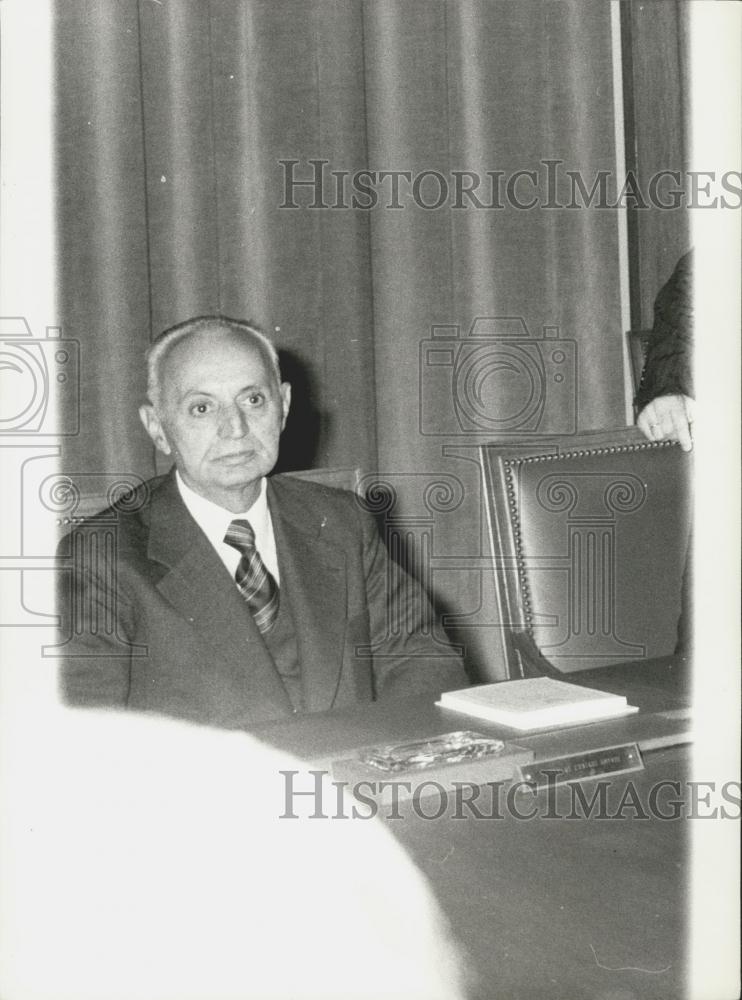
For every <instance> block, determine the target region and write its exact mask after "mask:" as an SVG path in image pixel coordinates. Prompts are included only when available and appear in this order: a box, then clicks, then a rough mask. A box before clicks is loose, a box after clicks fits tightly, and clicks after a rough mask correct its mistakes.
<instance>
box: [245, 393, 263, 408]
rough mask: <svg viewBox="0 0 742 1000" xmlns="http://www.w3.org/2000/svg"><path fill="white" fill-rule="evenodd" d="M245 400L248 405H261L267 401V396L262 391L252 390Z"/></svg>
mask: <svg viewBox="0 0 742 1000" xmlns="http://www.w3.org/2000/svg"><path fill="white" fill-rule="evenodd" d="M245 402H246V403H247V405H248V406H261V405H262V404H263V403H264V402H265V396H264V395H263V393H262V392H251V393H250V395H249V396H245Z"/></svg>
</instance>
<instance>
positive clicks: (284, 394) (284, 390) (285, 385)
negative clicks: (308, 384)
mask: <svg viewBox="0 0 742 1000" xmlns="http://www.w3.org/2000/svg"><path fill="white" fill-rule="evenodd" d="M280 390H281V402H282V405H283V420H282V421H281V430H283V429H284V427H285V426H286V417H288V415H289V409H290V408H291V384H290V383H289V382H281V386H280Z"/></svg>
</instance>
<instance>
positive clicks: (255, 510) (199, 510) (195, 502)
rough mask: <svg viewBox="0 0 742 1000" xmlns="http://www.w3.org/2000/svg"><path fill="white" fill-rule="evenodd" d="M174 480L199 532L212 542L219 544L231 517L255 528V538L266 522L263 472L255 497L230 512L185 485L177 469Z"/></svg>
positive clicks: (263, 530)
mask: <svg viewBox="0 0 742 1000" xmlns="http://www.w3.org/2000/svg"><path fill="white" fill-rule="evenodd" d="M175 481H176V483H177V484H178V491H179V493H180V496H181V498H182V500H183V503H184V504H185V505H186V507H187V508H188V512H189V513H190V515H191V517H192V518H193V519H194V521H195V522H196V524H197V525H198V526H199V528H201V530H202V531H203V533H204V534H205V535H206V537H207V538H208V539H209V541H210V542H211V543H212V545H214V544H223V543H224V536H225V534H226V533H227V528H228V527H229V525H230V524H231V522H232V521H235V520H237V519H238V518H242V519H247V520H248V521H249V522H250V526H251V527H252V529H253V531H254V532H255V536H256V538H260V537H261V536H263V535H264V534H265V532H266V530H267V528H268V525H269V524H270V521H269V514H268V497H267V491H266V479H265V476H263V477H262V478H261V480H260V493H259V494H258V496H257V499H256V500H255V502H254V503H253V505H252V507H250V508H249V509H248V510H246V511H242V512H241V513H239V514H234V513H233V512H232V511H231V510H227V509H226V508H225V507H220V506H219V504H216V503H214V502H213V501H212V500H207V499H206V497H202V496H201V495H200V494H198V493H195V492H194V491H193V490H192V489H191V488H190V486H187V485H186V484H185V483H184V482H183V479H182V477H181V475H180V473H179V472H177V471H176V473H175Z"/></svg>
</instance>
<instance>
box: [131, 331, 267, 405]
mask: <svg viewBox="0 0 742 1000" xmlns="http://www.w3.org/2000/svg"><path fill="white" fill-rule="evenodd" d="M220 332H221V333H224V334H225V335H227V336H230V335H231V336H234V337H237V338H244V339H245V341H246V343H248V344H250V345H253V346H255V347H257V348H258V350H259V351H260V352H261V353H262V354H263V355H264V357H265V360H266V362H267V364H268V367H269V369H270V370H271V371H272V372H274V373H275V376H276V383H277V384H279V385H280V383H281V369H280V367H279V363H278V352H277V351H276V348H275V347H274V345H273V344H272V342H271V341H270V340H269V339H268V337H266V335H265V334H264V333H262V331H261V330H260V329H259V328H258V327H257V326H255V325H253V324H252V323H247V322H245V321H243V320H238V319H230V318H229V317H228V316H196V317H195V318H194V319H188V320H186V321H185V322H183V323H178V324H176V325H175V326H171V327H170V328H169V329H167V330H165V331H164V332H163V333H161V334H160V335H159V337H157V338H156V340H154V341H153V343H152V344H151V346H150V348H149V350H148V351H147V354H146V359H147V398H148V399H149V401H150V403H152V405H153V406H154V407H155V408H156V409H159V406H160V402H161V398H162V381H163V372H164V370H165V367H166V362H167V359H168V357H169V355H170V352H171V351H172V350H173V349H174V348H175V347H176V346H177V345H179V344H182V343H183V342H184V341H186V340H189V339H191V338H193V337H196V336H198V335H199V334H203V333H215V334H218V333H220Z"/></svg>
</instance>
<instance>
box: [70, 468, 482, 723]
mask: <svg viewBox="0 0 742 1000" xmlns="http://www.w3.org/2000/svg"><path fill="white" fill-rule="evenodd" d="M268 503H269V506H270V510H271V515H272V518H273V525H274V533H275V538H276V548H277V552H278V559H279V567H280V572H281V589H282V592H283V593H288V598H289V601H290V605H291V609H292V613H293V618H294V622H295V625H296V632H297V640H298V649H299V659H300V662H301V669H302V686H303V691H304V703H305V706H306V709H307V710H308V711H322V710H324V709H329V708H333V707H339V706H347V705H352V704H355V703H358V702H365V701H370V700H372V699H373V698H375V697H380V698H386V697H392V696H400V697H401V696H404V695H410V694H414V693H417V692H422V691H428V692H436V691H441V690H446V689H450V688H455V687H460V686H465V685H466V683H467V680H466V676H465V674H464V671H463V667H462V664H461V661H460V659H459V658H458V656H456V655H455V653H454V652H453V651H452V649H451V648H450V647H449V646H448V644H447V643H446V642H445V639H444V638H443V637H442V634H441V633H438V636H437V637H436V638H431V637H430V636H429V635H425V634H423V631H422V626H423V621H424V618H425V617H428V620H430V615H429V612H430V606H429V604H428V601H427V597H425V596H424V595H423V593H422V591H421V589H420V587H419V586H418V585H417V583H415V582H414V581H413V580H412V579H411V578H410V577H409V576H407V575H406V574H405V573H404V572H403V571H402V570H401V569H400V568H399V567H398V566H397V564H396V563H394V562H393V561H392V560H390V559H389V557H388V555H387V552H386V548H385V546H384V545H383V543H382V542H381V539H380V538H379V535H378V532H377V531H376V527H375V525H374V522H373V520H372V519H371V518H370V517H369V516H368V515H366V514H365V513H363V512H362V511H361V510H360V508H359V505H358V503H357V500H356V498H355V497H354V496H353V495H352V494H350V493H345V492H343V491H340V490H335V489H331V488H329V487H324V486H320V485H317V484H314V483H309V482H305V481H302V480H299V479H295V478H293V477H288V476H276V477H274V478H272V479H270V480H269V481H268ZM60 554H62V555H68V556H70V557H71V566H70V568H69V569H67V570H66V572H63V573H62V574H61V579H62V586H61V592H60V602H59V603H60V612H61V615H62V622H63V634H64V635H65V636H67V637H68V639H67V642H66V645H65V646H64V648H63V649H62V650H61V652H62V654H63V655H64V657H65V659H64V663H63V668H62V689H63V694H64V697H65V699H66V700H67V701H68V702H70V703H72V704H78V705H80V704H82V705H108V706H116V707H129V708H133V709H138V710H145V711H153V712H160V713H164V714H167V715H173V716H178V717H185V718H189V719H193V720H196V721H199V722H204V723H208V724H212V725H219V726H224V727H234V728H239V727H245V726H250V725H255V724H257V723H261V722H265V721H268V720H271V719H276V718H281V717H284V716H289V715H291V714H292V711H293V710H292V708H291V704H290V702H289V699H288V696H287V694H286V691H285V689H284V687H283V683H282V681H281V679H280V677H279V675H278V673H277V671H276V669H275V667H274V665H273V661H272V659H271V657H270V655H269V653H268V651H267V649H266V646H265V643H264V642H263V639H262V637H261V635H260V633H259V632H258V630H257V628H256V626H255V623H254V621H253V619H252V616H251V615H250V613H249V610H248V609H247V607H246V605H245V603H244V601H243V598H242V597H241V595H240V593H239V592H238V590H237V587H236V586H235V584H234V581H233V580H232V579H231V578H230V575H229V573H228V571H227V570H226V569H225V567H224V564H223V563H222V561H221V560H220V558H219V556H218V555H217V553H216V552H215V551H214V549H213V547H212V546H211V544H210V543H209V541H208V539H207V538H206V536H205V535H204V534H203V532H202V531H201V529H200V528H199V527H198V525H197V524H196V523H195V521H194V520H193V518H192V517H191V516H190V514H189V513H188V510H187V509H186V507H185V505H184V504H183V502H182V500H181V497H180V494H179V492H178V488H177V484H176V482H175V478H174V476H173V475H172V474H171V475H169V476H165V477H160V478H157V479H153V480H150V481H149V482H148V483H147V484H145V487H144V488H143V489H142V490H141V491H139V493H138V494H135V495H133V496H132V497H129V498H127V499H126V500H125V501H123V502H122V503H120V504H119V505H117V506H116V507H114V508H109V509H108V510H107V511H104V512H102V513H101V515H98V516H96V517H95V518H91V519H89V520H88V521H87V522H85V523H84V524H83V525H81V526H80V527H79V528H76V529H75V530H74V531H73V532H72V533H71V534H70V535H68V536H67V537H66V539H64V540H63V543H62V546H61V548H60ZM389 608H397V609H401V615H400V616H399V617H398V620H397V621H395V622H393V623H392V624H393V627H392V628H391V629H389V628H388V609H389ZM363 647H371V650H372V651H373V656H372V655H371V653H370V652H369V650H368V649H367V650H366V651H365V653H364V650H363Z"/></svg>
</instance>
